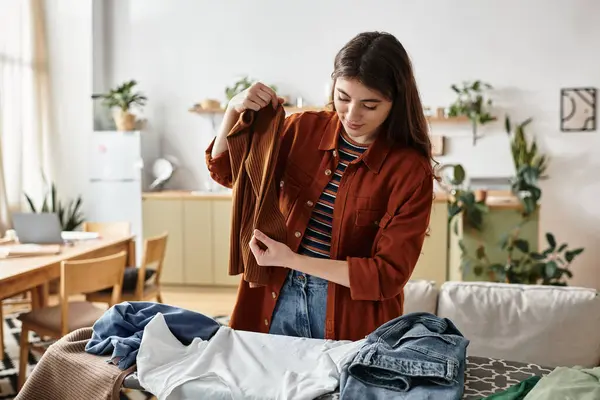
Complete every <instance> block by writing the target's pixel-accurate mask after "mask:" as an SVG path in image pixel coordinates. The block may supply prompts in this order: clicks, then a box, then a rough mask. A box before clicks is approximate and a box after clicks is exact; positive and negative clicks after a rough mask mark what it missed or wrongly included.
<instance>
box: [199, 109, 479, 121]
mask: <svg viewBox="0 0 600 400" xmlns="http://www.w3.org/2000/svg"><path fill="white" fill-rule="evenodd" d="M284 108H285V110H286V111H287V112H289V113H297V112H304V111H323V110H329V107H326V106H307V107H293V106H285V107H284ZM188 111H189V112H191V113H194V114H208V115H218V114H223V113H224V112H225V110H224V109H222V108H215V109H203V108H201V107H192V108H190V109H189V110H188ZM427 121H428V122H429V123H430V124H435V123H452V124H463V123H467V122H469V119H468V118H467V117H465V116H460V117H437V116H430V117H427Z"/></svg>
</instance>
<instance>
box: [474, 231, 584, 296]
mask: <svg viewBox="0 0 600 400" xmlns="http://www.w3.org/2000/svg"><path fill="white" fill-rule="evenodd" d="M546 242H547V247H546V248H545V249H544V250H543V251H541V252H537V251H535V249H533V248H532V246H531V245H530V244H529V242H528V241H527V240H525V239H522V238H520V237H519V229H518V228H516V229H514V230H513V231H512V232H511V233H509V234H507V235H505V236H504V238H502V240H501V241H500V246H501V248H502V249H503V250H505V251H506V262H505V263H504V264H501V263H491V262H490V260H489V259H488V257H487V255H486V251H485V246H484V245H480V246H479V247H478V248H477V250H476V254H475V255H474V256H471V255H468V254H466V250H465V249H464V248H463V262H464V265H465V266H467V267H473V272H474V273H475V275H478V276H481V275H482V274H483V273H486V272H487V273H488V274H489V276H490V277H491V280H493V281H497V282H506V283H520V284H541V285H553V286H567V281H566V278H572V277H573V272H572V271H571V269H570V268H569V267H570V266H571V263H572V262H573V260H575V258H576V257H577V256H579V255H580V254H581V253H583V251H584V249H583V248H575V249H570V248H569V246H568V244H567V243H562V244H561V245H560V246H559V245H558V242H557V241H556V238H555V236H554V235H553V234H552V233H549V232H548V233H546Z"/></svg>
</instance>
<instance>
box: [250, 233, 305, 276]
mask: <svg viewBox="0 0 600 400" xmlns="http://www.w3.org/2000/svg"><path fill="white" fill-rule="evenodd" d="M258 242H261V243H262V244H264V246H263V247H266V249H265V250H263V249H262V248H261V247H259V243H258ZM250 250H251V251H252V254H254V257H255V258H256V262H257V263H258V265H260V266H262V267H286V266H287V265H288V264H289V262H290V260H291V259H292V257H293V256H294V252H293V251H292V249H290V248H289V247H288V246H287V245H286V244H284V243H281V242H278V241H276V240H273V239H271V238H270V237H268V236H267V235H265V234H264V233H262V232H261V231H259V230H258V229H255V230H254V234H253V235H252V239H251V240H250Z"/></svg>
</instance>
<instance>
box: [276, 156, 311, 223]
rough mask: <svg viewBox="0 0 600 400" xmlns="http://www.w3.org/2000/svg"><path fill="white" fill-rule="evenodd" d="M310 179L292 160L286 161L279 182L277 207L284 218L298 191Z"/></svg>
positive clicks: (288, 214) (296, 197)
mask: <svg viewBox="0 0 600 400" xmlns="http://www.w3.org/2000/svg"><path fill="white" fill-rule="evenodd" d="M311 181H312V179H311V177H310V176H309V175H308V174H306V173H305V172H304V171H303V170H301V169H300V168H298V167H297V166H296V165H295V164H294V163H293V162H291V161H288V164H287V167H286V169H285V171H284V174H283V177H282V178H281V181H280V182H279V208H280V210H281V213H282V214H283V216H284V217H285V219H286V220H287V218H288V217H289V216H290V214H291V212H292V209H293V208H294V204H295V203H296V201H297V200H298V197H299V196H300V193H301V192H302V190H304V189H305V188H306V187H308V185H310V183H311Z"/></svg>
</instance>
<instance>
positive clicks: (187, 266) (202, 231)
mask: <svg viewBox="0 0 600 400" xmlns="http://www.w3.org/2000/svg"><path fill="white" fill-rule="evenodd" d="M211 208H212V200H210V199H207V198H186V199H185V200H183V278H184V282H183V283H185V284H189V285H212V284H213V283H214V279H215V272H214V267H213V265H214V258H215V252H214V235H213V234H212V233H213V215H212V214H213V213H212V212H211Z"/></svg>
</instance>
